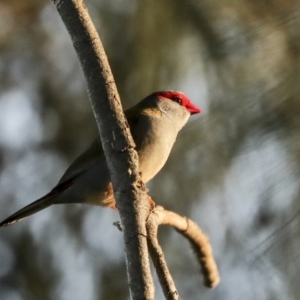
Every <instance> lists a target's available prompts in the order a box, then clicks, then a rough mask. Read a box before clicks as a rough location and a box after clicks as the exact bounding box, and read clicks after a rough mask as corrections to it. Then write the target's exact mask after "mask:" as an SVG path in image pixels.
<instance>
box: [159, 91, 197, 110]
mask: <svg viewBox="0 0 300 300" xmlns="http://www.w3.org/2000/svg"><path fill="white" fill-rule="evenodd" d="M155 96H156V97H157V98H158V99H159V100H160V101H168V100H171V101H172V102H175V103H177V105H179V106H181V107H184V108H185V109H186V110H187V111H188V112H189V113H190V114H191V115H194V114H199V113H200V112H201V109H200V108H199V107H197V106H196V105H195V104H194V103H192V102H191V101H190V100H189V98H188V97H187V96H186V95H185V94H183V93H181V92H177V91H163V92H156V93H155Z"/></svg>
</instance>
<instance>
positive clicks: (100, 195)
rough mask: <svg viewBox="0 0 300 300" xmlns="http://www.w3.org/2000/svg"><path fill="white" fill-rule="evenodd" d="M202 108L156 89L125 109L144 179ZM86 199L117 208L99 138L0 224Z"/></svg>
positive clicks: (179, 95)
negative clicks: (42, 193)
mask: <svg viewBox="0 0 300 300" xmlns="http://www.w3.org/2000/svg"><path fill="white" fill-rule="evenodd" d="M200 112H201V110H200V109H199V108H198V107H197V106H196V105H195V104H193V103H192V102H191V101H190V100H189V99H188V98H187V97H186V96H185V95H184V94H183V93H181V92H175V91H166V92H156V93H153V94H151V95H149V96H148V97H146V98H145V99H143V100H142V101H140V102H139V103H138V104H136V105H135V106H133V107H132V108H130V109H128V110H126V111H125V116H126V118H127V120H128V124H129V126H130V130H131V133H132V136H133V139H134V141H135V144H136V150H137V152H138V155H139V171H140V172H141V176H142V179H143V181H144V182H145V183H146V182H148V181H149V180H151V179H152V178H153V177H154V176H155V175H156V174H157V173H158V172H159V171H160V169H161V168H162V167H163V165H164V164H165V162H166V161H167V159H168V157H169V154H170V152H171V149H172V147H173V144H174V142H175V140H176V137H177V134H178V132H179V131H180V129H181V128H182V127H183V126H184V125H185V124H186V122H187V121H188V119H189V117H190V115H192V114H198V113H200ZM67 203H88V204H93V205H100V206H105V207H110V208H116V202H115V198H114V193H113V188H112V184H111V179H110V175H109V170H108V167H107V164H106V160H105V156H104V153H103V149H102V145H101V141H100V138H97V139H96V140H95V141H94V142H93V143H92V145H91V146H90V147H89V148H88V149H87V150H86V151H85V152H83V153H82V154H81V155H80V156H79V157H78V158H77V159H76V160H75V161H74V162H73V163H72V164H71V165H70V167H69V168H68V169H67V170H66V172H65V173H64V175H63V176H62V178H61V179H60V180H59V182H58V184H57V185H56V186H55V187H54V188H53V189H52V190H51V191H50V192H49V193H48V194H47V195H45V196H43V197H42V198H40V199H38V200H36V201H35V202H33V203H31V204H29V205H27V206H25V207H24V208H22V209H21V210H19V211H17V212H16V213H14V214H13V215H11V216H10V217H8V218H7V219H5V220H4V221H3V222H1V223H0V227H3V226H7V225H10V224H13V223H16V222H18V221H20V220H22V219H24V218H26V217H28V216H30V215H32V214H34V213H36V212H38V211H40V210H42V209H44V208H46V207H48V206H50V205H52V204H67Z"/></svg>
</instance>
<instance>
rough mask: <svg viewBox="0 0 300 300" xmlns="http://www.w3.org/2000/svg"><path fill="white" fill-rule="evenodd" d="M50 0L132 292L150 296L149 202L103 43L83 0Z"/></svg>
mask: <svg viewBox="0 0 300 300" xmlns="http://www.w3.org/2000/svg"><path fill="white" fill-rule="evenodd" d="M52 1H53V3H54V4H55V6H56V8H57V10H58V13H59V14H60V16H61V18H62V20H63V22H64V24H65V26H66V28H67V30H68V32H69V34H70V37H71V39H72V41H73V45H74V48H75V50H76V52H77V55H78V58H79V60H80V64H81V67H82V69H83V72H84V75H85V79H86V84H87V89H88V93H89V98H90V101H91V105H92V108H93V112H94V115H95V119H96V122H97V126H98V130H99V133H100V137H101V141H102V145H103V150H104V153H105V157H106V159H107V164H108V167H109V170H110V175H111V180H112V183H113V187H114V194H115V198H116V202H117V206H118V210H119V213H120V218H121V223H122V227H123V236H124V243H125V253H126V265H127V274H128V281H129V289H130V293H131V297H132V299H154V284H153V279H152V276H151V272H150V263H149V257H148V248H147V240H146V235H147V233H146V228H145V219H146V216H147V214H148V213H149V203H148V201H147V194H146V189H145V187H144V184H143V182H142V181H141V178H140V176H139V172H138V156H137V153H136V151H135V150H134V147H135V145H134V141H133V139H132V136H131V133H130V130H129V126H128V124H127V121H126V119H125V117H124V114H123V110H122V106H121V102H120V97H119V94H118V91H117V88H116V85H115V82H114V78H113V75H112V72H111V70H110V66H109V63H108V60H107V57H106V54H105V51H104V48H103V46H102V43H101V40H100V37H99V35H98V33H97V31H96V29H95V27H94V25H93V23H92V20H91V18H90V16H89V14H88V11H87V9H86V7H85V5H84V3H83V1H82V0H52Z"/></svg>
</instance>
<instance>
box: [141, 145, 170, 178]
mask: <svg viewBox="0 0 300 300" xmlns="http://www.w3.org/2000/svg"><path fill="white" fill-rule="evenodd" d="M170 151H171V147H158V149H149V150H148V151H145V150H144V151H143V155H140V154H139V165H140V167H139V169H140V172H141V175H142V179H143V181H144V182H148V181H149V180H151V179H152V178H153V177H154V176H155V175H156V174H157V173H158V172H159V171H160V170H161V168H162V167H163V166H164V164H165V163H166V161H167V159H168V157H169V154H170Z"/></svg>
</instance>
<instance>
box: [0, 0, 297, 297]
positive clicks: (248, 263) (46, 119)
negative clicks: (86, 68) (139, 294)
mask: <svg viewBox="0 0 300 300" xmlns="http://www.w3.org/2000/svg"><path fill="white" fill-rule="evenodd" d="M86 3H87V6H88V8H89V11H90V13H91V15H92V18H93V20H94V22H95V25H96V27H97V28H98V30H99V32H100V35H101V37H102V39H103V43H104V45H105V48H106V51H107V54H108V57H109V61H110V63H111V67H112V69H113V73H114V75H115V79H116V82H117V85H118V88H119V92H120V94H121V98H122V101H123V104H124V107H125V108H127V107H130V106H132V105H133V104H135V103H136V102H138V101H139V100H140V99H142V98H143V97H144V96H146V95H148V94H150V93H152V92H153V91H156V90H165V89H173V90H181V91H183V92H185V93H186V94H187V95H188V96H189V98H190V99H192V101H193V102H195V103H196V104H197V105H199V106H200V107H201V108H202V110H203V113H202V114H201V115H200V116H193V117H192V118H191V120H190V122H189V123H188V125H187V126H186V127H185V128H184V129H183V130H182V131H181V133H180V134H179V137H178V140H177V143H176V144H175V146H174V148H173V151H172V154H171V156H170V158H169V160H168V163H167V164H166V166H165V167H164V169H163V170H162V171H161V172H160V173H159V175H157V176H156V178H155V179H154V180H153V181H152V182H151V183H150V184H149V185H148V186H149V188H150V194H151V195H152V197H153V198H154V199H155V201H156V202H157V203H159V204H161V205H163V206H164V207H166V208H167V209H170V210H174V211H176V212H178V213H179V214H182V215H186V216H188V217H190V218H192V219H194V220H195V221H196V222H197V223H198V224H199V225H200V226H201V227H202V229H203V230H204V231H205V232H206V233H207V234H208V235H209V237H210V241H211V243H212V246H213V249H214V254H215V256H216V259H217V262H218V265H219V268H220V273H221V283H220V285H219V286H218V287H217V288H216V289H214V290H209V289H206V288H204V287H203V285H202V276H201V274H200V272H199V267H198V266H197V265H196V264H195V260H194V258H193V254H192V251H191V249H189V248H190V247H189V245H188V243H187V242H186V241H184V240H182V237H181V236H179V235H178V234H177V233H176V232H174V231H173V230H172V229H170V228H162V229H161V231H160V241H161V244H162V246H163V249H164V250H165V255H166V258H167V261H168V262H169V266H170V269H171V272H172V274H173V276H174V279H175V282H176V284H177V287H178V290H179V293H180V295H181V297H182V299H189V300H194V299H208V300H217V299H225V300H227V299H228V300H235V299H247V300H248V299H259V300H277V299H278V300H279V299H280V300H282V299H284V300H289V299H293V300H294V299H300V286H299V276H300V255H299V249H300V214H299V212H300V203H299V193H300V182H299V172H300V155H299V154H300V101H299V100H300V99H299V96H300V84H299V76H300V64H299V63H300V3H299V1H295V0H273V1H256V0H248V1H246V0H244V1H243V0H237V1H232V0H223V1H216V0H210V1H208V0H202V1H192V0H177V1H171V0H164V1H159V0H155V1H154V0H144V1H134V0H123V1H121V0H110V1H104V0H102V1H100V0H87V1H86ZM96 134H97V129H96V125H95V121H94V119H93V116H92V113H91V108H90V105H89V101H88V99H87V93H86V88H85V83H84V78H83V75H82V71H81V69H80V66H79V64H78V61H77V58H76V55H75V52H74V50H73V48H72V44H71V42H70V38H69V36H68V34H67V32H66V30H65V28H64V25H63V24H62V22H61V20H60V18H59V16H58V14H57V12H56V10H55V7H54V5H53V4H52V3H51V1H49V0H27V1H19V0H9V1H8V0H2V1H1V2H0V219H1V220H2V219H4V218H6V217H7V216H8V215H10V214H11V213H13V212H15V211H16V210H18V209H19V208H21V207H23V206H25V205H26V204H28V203H30V202H32V201H33V200H35V199H36V198H38V197H41V196H42V195H44V194H45V193H47V192H48V191H49V190H50V189H51V188H52V187H53V186H54V185H55V184H56V183H57V181H58V180H59V178H60V176H61V175H62V174H63V172H64V170H65V169H66V167H67V166H68V165H69V164H70V162H71V161H72V160H73V159H74V158H75V157H76V156H77V155H78V154H80V153H81V152H82V151H83V150H84V149H85V148H86V147H87V146H88V145H89V143H90V142H91V141H92V140H93V139H94V137H95V136H96ZM118 219H119V218H118V214H117V213H116V212H114V211H111V210H109V209H103V208H99V207H90V206H84V205H69V206H56V207H51V208H48V209H47V210H44V211H42V212H40V213H38V214H36V215H34V216H32V217H30V218H28V219H26V220H24V221H23V222H20V223H18V224H16V225H14V226H11V227H7V228H3V229H1V230H0V300H21V299H22V300H23V299H25V300H27V299H28V300H37V299H38V300H40V299H45V300H47V299H49V300H51V299H62V300H69V299H72V300H77V299H78V300H79V299H80V300H81V299H85V300H98V299H99V300H100V299H129V294H128V287H127V279H126V271H125V263H124V251H123V244H122V235H121V233H120V232H118V230H117V229H116V228H115V227H114V226H113V225H112V223H113V222H114V221H118ZM156 282H157V280H156ZM156 287H157V288H156V294H157V299H159V300H160V299H164V298H163V295H162V292H161V289H160V287H159V285H158V284H157V285H156Z"/></svg>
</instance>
